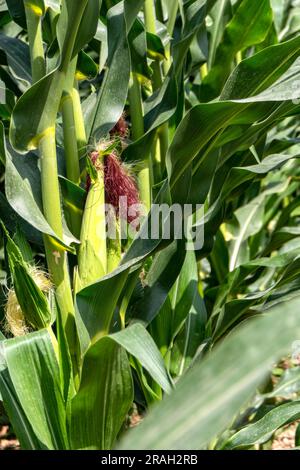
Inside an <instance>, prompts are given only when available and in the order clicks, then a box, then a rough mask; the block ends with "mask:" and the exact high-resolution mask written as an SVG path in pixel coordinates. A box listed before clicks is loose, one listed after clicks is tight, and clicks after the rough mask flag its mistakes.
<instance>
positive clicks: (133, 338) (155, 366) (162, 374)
mask: <svg viewBox="0 0 300 470" xmlns="http://www.w3.org/2000/svg"><path fill="white" fill-rule="evenodd" d="M109 337H110V338H111V339H113V340H114V341H116V343H118V344H119V345H120V346H122V347H123V348H125V349H126V351H127V352H128V353H130V354H132V355H133V356H134V357H135V358H136V359H138V361H139V362H140V363H141V365H142V366H143V367H144V368H145V369H146V370H147V372H149V374H150V375H151V377H152V378H153V379H154V380H155V381H156V382H157V383H158V384H159V385H160V386H161V387H162V389H163V390H164V391H165V392H167V393H170V392H171V390H172V382H171V380H170V378H169V377H168V374H167V372H166V369H165V366H164V362H163V359H162V357H161V355H160V353H159V351H158V349H157V347H156V345H155V343H154V341H153V339H152V338H151V336H150V334H149V333H148V332H147V330H146V329H145V327H143V326H142V325H141V324H139V323H135V324H133V325H131V326H129V327H128V328H126V329H125V330H122V331H119V332H117V333H113V334H112V335H110V336H109Z"/></svg>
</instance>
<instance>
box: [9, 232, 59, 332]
mask: <svg viewBox="0 0 300 470" xmlns="http://www.w3.org/2000/svg"><path fill="white" fill-rule="evenodd" d="M2 227H3V229H4V230H5V228H4V226H3V225H2ZM5 236H6V239H7V242H6V251H7V255H8V262H9V269H10V272H11V275H12V280H13V285H14V289H15V292H16V296H17V299H18V302H19V305H20V307H21V310H22V312H23V315H24V317H25V320H26V323H27V324H29V325H30V326H31V327H32V328H34V329H42V328H47V327H48V326H50V324H51V319H52V318H51V312H50V307H49V303H48V301H47V298H46V297H45V295H44V294H43V292H42V291H41V289H40V288H39V287H38V285H37V283H36V282H35V280H34V278H33V275H32V274H31V273H30V270H29V266H28V264H27V263H26V262H25V261H24V259H23V256H22V253H21V251H20V250H19V248H18V247H17V245H16V244H15V243H14V241H13V240H12V239H11V237H10V236H9V234H8V232H7V231H6V230H5Z"/></svg>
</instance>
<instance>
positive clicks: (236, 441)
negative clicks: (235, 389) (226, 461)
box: [222, 401, 300, 450]
mask: <svg viewBox="0 0 300 470" xmlns="http://www.w3.org/2000/svg"><path fill="white" fill-rule="evenodd" d="M299 417H300V403H299V401H295V402H291V403H285V404H283V405H279V406H277V407H276V408H274V409H273V410H271V411H270V412H269V413H267V414H266V415H265V416H264V417H263V418H262V419H260V420H259V421H256V422H255V423H253V424H249V425H248V426H246V427H245V428H243V429H241V430H240V431H238V432H237V433H236V434H234V435H233V436H231V437H230V438H229V439H228V441H227V442H226V443H225V444H224V446H222V447H223V448H224V449H227V450H229V449H235V448H237V447H247V446H251V445H254V444H262V443H264V442H266V441H268V440H269V439H270V438H271V436H272V434H274V432H275V431H276V430H277V429H278V428H281V427H282V426H284V425H285V424H286V423H288V422H291V421H296V420H297V419H299Z"/></svg>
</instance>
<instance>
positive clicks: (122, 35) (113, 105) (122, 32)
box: [87, 0, 130, 139]
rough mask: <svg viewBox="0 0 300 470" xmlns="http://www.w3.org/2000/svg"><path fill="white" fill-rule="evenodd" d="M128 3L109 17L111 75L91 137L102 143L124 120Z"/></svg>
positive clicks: (94, 112)
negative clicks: (118, 121) (110, 131)
mask: <svg viewBox="0 0 300 470" xmlns="http://www.w3.org/2000/svg"><path fill="white" fill-rule="evenodd" d="M124 5H125V3H124V1H123V0H122V1H121V2H119V3H117V5H115V6H114V7H112V8H111V9H110V10H109V13H108V25H107V32H108V59H107V72H106V75H105V78H104V82H103V84H102V87H101V89H100V92H99V95H98V98H97V104H96V106H95V107H94V108H93V110H92V115H91V117H90V126H89V128H88V132H87V133H88V136H89V137H91V138H92V139H100V138H101V137H104V136H105V135H106V134H107V132H108V131H109V130H110V129H111V128H112V127H113V126H114V125H115V123H116V122H117V120H118V119H119V117H120V116H121V114H122V112H123V109H124V105H125V102H126V98H127V90H128V84H129V77H130V54H129V47H128V42H127V29H126V23H125V16H124Z"/></svg>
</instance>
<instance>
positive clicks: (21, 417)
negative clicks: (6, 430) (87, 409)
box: [0, 344, 45, 450]
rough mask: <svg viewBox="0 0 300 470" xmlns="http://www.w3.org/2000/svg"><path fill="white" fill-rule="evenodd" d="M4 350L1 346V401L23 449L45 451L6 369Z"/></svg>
mask: <svg viewBox="0 0 300 470" xmlns="http://www.w3.org/2000/svg"><path fill="white" fill-rule="evenodd" d="M2 349H3V348H2V345H1V344H0V400H1V401H3V403H4V405H5V410H6V412H7V414H8V416H9V419H10V422H11V423H12V425H13V427H14V431H15V433H16V434H17V436H18V440H19V442H20V445H21V446H22V449H27V450H45V446H43V445H42V443H41V442H40V441H39V440H38V438H37V437H36V434H35V433H34V430H33V428H32V426H31V424H30V422H29V420H28V419H27V417H26V414H25V413H24V410H23V409H22V406H21V403H20V401H19V399H18V396H17V393H16V390H15V389H14V386H13V383H12V380H11V377H10V375H9V372H8V370H7V367H6V363H5V360H4V357H3V352H2Z"/></svg>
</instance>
